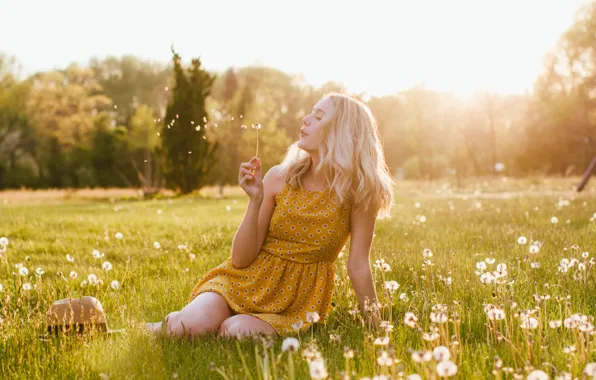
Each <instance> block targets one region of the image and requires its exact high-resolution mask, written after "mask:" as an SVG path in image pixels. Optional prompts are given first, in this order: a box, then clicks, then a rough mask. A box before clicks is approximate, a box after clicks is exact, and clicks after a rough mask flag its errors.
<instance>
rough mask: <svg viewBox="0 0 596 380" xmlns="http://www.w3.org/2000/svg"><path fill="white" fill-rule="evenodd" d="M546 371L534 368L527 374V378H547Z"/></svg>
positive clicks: (540, 379) (542, 379)
mask: <svg viewBox="0 0 596 380" xmlns="http://www.w3.org/2000/svg"><path fill="white" fill-rule="evenodd" d="M548 378H549V377H548V375H547V374H546V372H544V371H541V370H539V369H535V370H533V371H532V372H530V373H529V374H528V380H548Z"/></svg>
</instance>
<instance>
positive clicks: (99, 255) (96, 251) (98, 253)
mask: <svg viewBox="0 0 596 380" xmlns="http://www.w3.org/2000/svg"><path fill="white" fill-rule="evenodd" d="M91 254H92V255H93V257H94V258H96V259H101V258H102V257H104V256H105V255H104V254H103V253H101V252H99V251H98V250H97V249H94V250H93V252H91Z"/></svg>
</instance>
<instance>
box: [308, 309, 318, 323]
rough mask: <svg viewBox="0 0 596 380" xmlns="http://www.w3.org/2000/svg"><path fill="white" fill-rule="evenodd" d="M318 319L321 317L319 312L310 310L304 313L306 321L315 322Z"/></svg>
mask: <svg viewBox="0 0 596 380" xmlns="http://www.w3.org/2000/svg"><path fill="white" fill-rule="evenodd" d="M319 319H321V317H319V313H317V312H316V311H311V312H309V313H307V314H306V321H307V322H308V323H317V322H318V321H319Z"/></svg>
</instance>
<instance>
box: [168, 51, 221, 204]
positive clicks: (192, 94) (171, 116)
mask: <svg viewBox="0 0 596 380" xmlns="http://www.w3.org/2000/svg"><path fill="white" fill-rule="evenodd" d="M172 53H173V55H174V56H173V62H174V81H175V85H174V89H173V94H172V97H171V99H170V102H169V103H168V107H167V110H166V117H165V120H164V124H163V127H162V130H161V132H160V135H161V138H162V145H163V152H164V154H165V167H164V177H165V179H166V186H167V187H168V188H171V189H178V190H179V191H181V192H182V193H183V194H184V193H190V192H191V191H193V190H197V189H200V188H201V187H203V186H204V185H205V184H207V179H208V174H209V171H210V170H211V168H212V166H213V164H214V163H215V153H216V151H217V147H218V144H217V143H211V142H210V141H209V140H208V139H207V136H206V135H205V128H207V126H208V121H209V119H208V115H207V112H206V110H205V105H206V99H207V97H208V96H209V94H210V92H211V86H212V84H213V81H214V79H215V77H214V76H212V75H211V74H209V73H208V72H207V71H205V70H204V69H202V68H201V60H200V59H199V58H195V59H193V60H192V63H191V66H190V67H189V68H188V69H187V70H186V71H187V73H186V72H185V69H184V68H183V67H182V64H181V62H180V61H181V60H180V56H179V55H178V53H176V52H175V51H174V49H173V48H172Z"/></svg>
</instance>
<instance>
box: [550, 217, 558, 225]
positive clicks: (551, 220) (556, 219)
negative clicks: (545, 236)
mask: <svg viewBox="0 0 596 380" xmlns="http://www.w3.org/2000/svg"><path fill="white" fill-rule="evenodd" d="M550 222H551V223H552V224H557V223H559V218H557V217H556V216H553V217H552V218H550Z"/></svg>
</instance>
